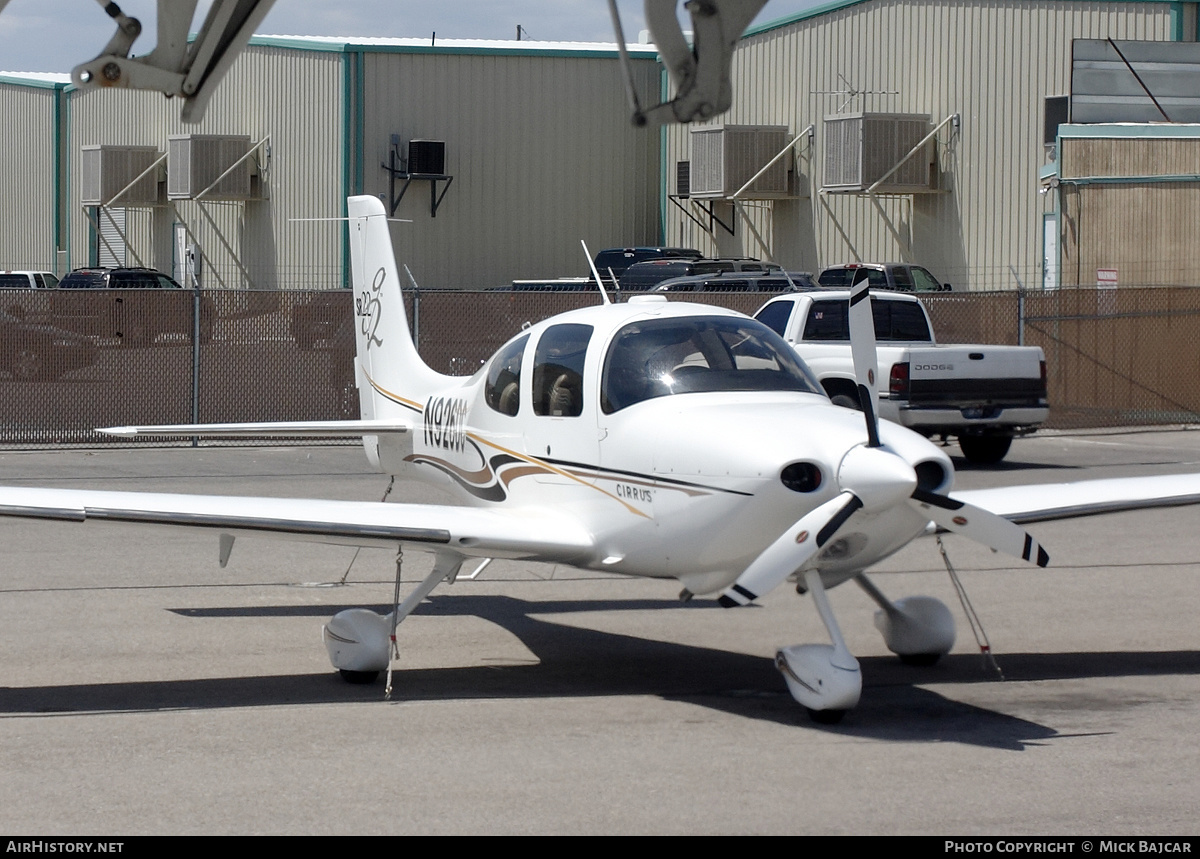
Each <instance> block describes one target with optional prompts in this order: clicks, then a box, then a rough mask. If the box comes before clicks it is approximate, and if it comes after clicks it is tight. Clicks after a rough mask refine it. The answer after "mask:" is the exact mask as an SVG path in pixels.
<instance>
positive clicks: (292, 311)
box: [0, 287, 1200, 446]
mask: <svg viewBox="0 0 1200 859" xmlns="http://www.w3.org/2000/svg"><path fill="white" fill-rule="evenodd" d="M769 297H770V296H769V295H765V294H748V293H734V294H730V293H711V294H691V295H689V297H688V298H689V300H692V301H697V302H701V303H708V304H715V305H720V306H724V307H729V308H731V309H734V310H739V311H742V312H745V313H753V312H754V311H755V310H757V309H758V307H759V306H761V304H762V303H763V302H765V301H766V300H767V299H768V298H769ZM922 300H923V301H924V303H925V305H926V307H927V308H928V310H929V313H930V316H931V317H932V319H933V324H934V329H935V331H937V333H938V338H939V339H940V340H941V341H942V342H947V343H949V342H971V343H998V344H1017V343H1021V342H1024V343H1025V344H1027V345H1036V346H1041V347H1042V349H1043V350H1044V351H1045V354H1046V363H1047V373H1048V381H1049V389H1050V403H1051V418H1050V423H1049V426H1052V427H1061V428H1076V427H1105V426H1127V425H1137V424H1177V423H1191V422H1200V288H1192V287H1158V288H1153V287H1146V288H1127V287H1122V288H1120V289H1112V290H1105V289H1099V290H1098V289H1064V290H1058V291H1055V292H1045V293H1042V292H1028V293H1019V292H990V293H951V294H940V295H929V296H922ZM406 303H407V306H408V312H409V318H410V320H411V322H412V325H413V329H414V334H415V336H416V338H417V342H418V346H419V348H420V351H421V354H422V356H423V357H424V358H425V360H426V361H427V362H428V363H429V365H430V366H431V367H433V368H434V369H436V370H438V371H440V372H442V373H449V374H452V375H470V374H471V373H474V372H475V371H476V370H477V369H479V367H480V366H481V365H482V364H483V362H484V361H485V360H487V358H488V357H489V356H490V355H491V354H492V353H493V352H494V351H495V350H496V349H497V348H498V347H499V346H501V345H502V344H503V343H504V342H505V341H506V340H507V339H508V338H509V337H511V336H512V335H513V334H515V333H516V332H518V331H519V330H520V329H521V326H522V325H523V324H525V323H535V322H538V321H540V320H542V319H545V318H547V317H550V316H553V315H555V314H557V313H562V312H565V311H567V310H572V309H575V308H578V307H586V306H590V305H594V304H595V303H596V296H595V294H594V293H589V292H557V293H556V292H508V291H495V292H458V291H455V292H439V291H422V292H420V293H418V294H414V293H409V294H408V295H407V296H406ZM352 311H353V308H352V295H351V293H350V291H349V290H285V291H278V290H271V291H252V290H203V291H200V292H199V293H195V292H192V291H187V292H174V291H161V290H79V291H75V290H5V291H2V292H0V444H5V445H9V446H66V445H86V446H92V445H98V444H113V443H125V444H128V443H130V442H129V441H128V440H124V441H122V440H119V439H115V438H113V437H111V436H105V435H101V434H99V433H96V432H95V428H96V427H103V426H114V425H125V424H159V423H189V422H192V421H197V422H201V423H210V422H211V423H217V422H226V421H272V420H333V419H339V418H350V417H357V415H358V392H357V391H356V390H355V388H354V373H353V356H354V338H353V327H352V326H353V313H352Z"/></svg>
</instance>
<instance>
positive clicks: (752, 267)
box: [620, 259, 783, 292]
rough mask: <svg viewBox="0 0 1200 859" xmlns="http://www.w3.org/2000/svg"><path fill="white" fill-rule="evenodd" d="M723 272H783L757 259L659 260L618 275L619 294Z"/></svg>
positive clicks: (771, 264)
mask: <svg viewBox="0 0 1200 859" xmlns="http://www.w3.org/2000/svg"><path fill="white" fill-rule="evenodd" d="M723 271H756V272H760V273H761V272H773V271H783V268H782V267H780V266H778V265H776V264H775V263H773V262H760V261H758V260H756V259H695V260H687V259H658V260H647V261H646V262H639V263H634V264H633V265H631V266H630V267H629V268H627V269H625V273H624V274H623V275H621V279H620V284H621V291H622V292H625V291H629V292H644V291H646V290H648V289H654V287H656V286H658V285H659V284H660V283H662V282H663V281H664V280H667V279H668V278H673V277H691V276H693V275H697V274H719V273H720V272H723Z"/></svg>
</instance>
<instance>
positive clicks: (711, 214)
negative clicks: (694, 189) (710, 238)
mask: <svg viewBox="0 0 1200 859" xmlns="http://www.w3.org/2000/svg"><path fill="white" fill-rule="evenodd" d="M667 199H668V200H670V201H671V202H672V203H674V204H675V206H676V207H677V208H678V209H679V211H681V212H683V213H684V214H685V215H687V216H688V217H689V218H690V219H691V220H692V222H693V223H694V224H696V226H698V227H699V228H700V229H702V230H704V231H705V232H707V233H708V234H709V235H712V233H713V224H720V226H721V229H723V230H724V231H725V232H727V233H729V235H731V236H732V235H736V234H735V233H734V231H733V230H734V227H736V226H737V219H736V218H734V221H733V223H732V224H727V223H725V222H724V221H722V220H721V219H720V218H719V217H718V216H717V213H716V211H715V210H714V209H713V205H712V203H709V204H708V205H705V204H704V203H702V202H701V201H700V200H696V199H693V198H691V197H680V196H679V195H678V194H668V195H667ZM680 200H689V201H691V203H692V204H693V205H695V206H699V207H700V210H701V211H703V212H704V213H705V214H706V215H708V223H707V224H705V223H704V222H703V221H702V220H700V219H699V218H697V217H696V216H695V215H693V214H692V213H691V212H690V211H689V210H688V208H687V206H685V205H683V203H681V202H679V201H680Z"/></svg>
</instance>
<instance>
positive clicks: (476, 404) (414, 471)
mask: <svg viewBox="0 0 1200 859" xmlns="http://www.w3.org/2000/svg"><path fill="white" fill-rule="evenodd" d="M348 210H349V226H350V246H351V260H352V267H353V281H354V288H355V297H354V308H355V311H354V312H355V315H356V320H355V321H356V323H357V324H356V326H355V329H356V337H357V345H356V351H357V356H356V360H355V377H356V381H357V384H358V389H359V393H360V399H361V404H362V415H361V419H360V420H352V421H317V422H290V423H267V424H204V425H175V426H152V427H116V428H112V429H109V430H106V432H110V433H115V434H119V435H126V436H154V435H159V436H181V435H184V436H215V437H237V436H259V437H270V436H280V437H296V436H314V437H322V436H328V437H333V436H346V435H362V437H363V445H364V447H365V449H366V454H367V456H368V458H369V459H370V460H371V462H372V463H373V464H375V465H376V466H377V467H379V468H380V469H381V470H383V471H385V472H389V473H391V474H393V475H396V476H397V477H398V478H402V479H412V480H418V481H424V482H427V483H432V484H435V485H438V486H440V487H442V488H444V489H448V490H449V491H450V492H451V493H453V494H454V495H456V496H457V498H458V499H459V500H461V502H462V503H461V505H444V506H443V505H434V504H403V503H383V502H350V501H327V500H304V499H284V498H243V497H216V496H195V495H175V494H149V493H137V492H108V491H93V490H69V489H67V490H64V489H29V488H0V514H2V515H9V516H20V517H31V518H49V519H57V520H62V519H67V520H77V521H84V520H96V521H117V522H139V523H149V524H167V525H173V526H179V525H187V526H195V527H200V528H208V529H215V530H217V531H219V532H220V533H221V534H222V535H223V536H222V541H221V542H222V546H221V550H222V551H221V554H222V560H224V559H225V558H227V557H228V552H229V548H230V546H231V544H232V539H231V537H230V536H228V535H237V534H264V533H265V534H276V535H281V536H286V537H291V538H298V539H304V540H312V541H317V542H324V543H334V544H344V545H352V546H362V545H376V546H380V545H382V546H389V547H393V548H394V547H396V546H397V545H400V546H402V547H407V548H410V549H411V548H416V549H420V550H423V551H426V552H431V553H433V555H434V556H435V563H434V566H433V569H432V571H431V572H430V574H429V575H428V576H427V577H426V578H425V579H424V580H423V581H421V582H420V583H419V584H418V585H417V586H416V587H415V588H414V589H413V591H412V592H411V593H410V594H409V595H408V596H407V597H406V598H405V599H404V600H403V601H400V602H399V603H398V605H397V607H396V610H395V611H394V612H393V613H392V614H391V615H388V616H386V617H385V616H381V615H379V614H377V613H376V612H373V611H369V610H366V609H351V610H348V611H343V612H341V613H339V614H338V615H336V616H335V617H334V618H333V619H332V620H331V621H330V622H329V623H328V624H327V625H326V627H325V630H324V637H325V643H326V646H327V648H328V650H329V654H330V658H331V660H332V662H333V665H334V667H335V668H337V669H338V670H340V671H341V672H342V674H343V675H344V676H345V677H346V678H347V679H348V680H351V681H360V682H361V681H369V680H373V679H374V678H375V677H376V676H377V674H378V673H379V672H380V671H381V670H384V669H386V668H387V667H388V665H389V653H390V649H391V642H392V640H394V636H395V629H396V624H398V623H399V622H400V621H401V620H403V619H404V618H405V617H406V616H407V615H408V614H409V613H411V612H412V611H413V609H415V608H416V606H417V605H418V604H419V603H420V602H421V601H422V600H423V599H424V598H425V597H426V596H427V595H428V594H429V593H430V592H431V591H432V590H433V589H434V588H435V587H436V586H437V585H438V584H440V583H441V582H443V581H446V580H450V581H453V580H454V579H455V578H456V576H457V575H458V573H459V570H460V568H461V567H462V565H463V564H464V563H465V562H468V561H471V560H473V559H492V558H509V559H528V560H535V561H546V562H551V563H558V564H568V565H571V566H574V567H578V568H582V569H586V570H600V571H604V572H607V573H613V574H618V575H625V576H648V577H655V578H674V579H678V580H679V581H680V582H681V583H682V585H683V588H684V592H683V596H685V597H690V596H691V595H693V594H713V595H718V597H719V600H720V602H721V603H722V604H724V605H726V606H730V607H734V606H739V605H744V604H747V603H750V602H752V601H754V600H755V599H756V598H757V597H759V596H762V595H763V594H765V593H767V592H768V591H769V590H771V589H772V588H774V587H776V586H777V585H780V584H782V583H783V582H784V581H785V580H789V579H790V580H793V581H795V582H796V583H797V585H798V586H799V589H801V590H803V591H807V593H809V594H811V595H812V597H813V600H814V602H815V604H816V606H817V610H818V612H819V613H820V617H821V620H822V621H823V622H824V625H825V627H826V629H827V630H828V633H829V638H830V641H831V643H829V644H805V645H798V646H793V647H785V648H782V649H781V650H780V651H779V652H778V654H777V656H776V664H777V666H778V667H779V668H780V670H781V671H782V672H783V674H784V677H785V678H786V682H787V685H788V688H789V690H790V692H791V693H792V695H793V697H795V699H796V700H797V701H798V702H799V703H800V704H802V705H803V706H805V707H806V708H808V710H809V711H810V713H811V714H812V715H813V716H814V718H816V719H818V720H819V721H826V722H831V721H836V720H837V719H838V718H840V716H841V714H843V713H844V712H845V711H846V710H847V709H849V708H851V707H853V706H854V705H855V704H856V703H857V702H858V699H859V695H860V693H861V690H862V677H861V674H860V671H859V665H858V662H857V660H856V659H855V658H854V656H853V655H852V654H851V653H850V652H849V650H848V649H847V648H846V645H845V643H844V641H843V640H842V636H841V633H840V631H839V629H838V624H837V620H836V619H835V617H834V615H833V612H832V610H831V608H830V605H829V602H828V600H827V598H826V590H827V589H828V588H831V587H834V586H836V585H839V584H841V583H843V582H846V581H848V580H855V581H856V582H857V583H858V584H860V585H861V586H862V587H863V588H864V590H866V592H867V593H868V594H870V595H871V597H872V599H874V600H875V601H876V602H877V603H878V604H879V606H880V611H879V612H878V613H877V616H876V626H877V627H878V628H879V629H880V631H881V632H882V633H883V636H884V639H885V642H886V644H887V646H888V647H889V649H891V650H892V651H893V652H895V653H897V654H898V655H899V656H900V657H901V658H903V659H906V660H907V661H910V662H916V663H922V662H925V663H928V662H932V661H935V660H936V659H937V658H938V657H939V656H940V655H941V654H944V653H947V652H949V651H950V649H951V647H952V646H953V644H954V621H953V617H952V615H951V614H950V612H949V610H948V609H947V608H946V606H945V605H944V604H942V603H941V602H939V601H938V600H935V599H933V598H930V597H920V596H916V597H909V598H907V599H901V600H896V601H891V600H889V599H888V598H887V597H885V596H884V595H883V593H882V592H881V591H880V590H879V589H878V588H877V587H876V586H875V585H874V584H873V583H872V582H870V581H869V580H868V579H867V578H866V577H865V574H864V571H865V570H866V569H868V568H869V567H870V566H871V565H872V564H875V563H876V562H878V561H880V560H881V559H883V558H886V557H888V556H889V555H891V554H892V553H894V552H896V551H897V550H898V549H900V548H901V547H902V546H904V545H905V544H907V543H908V542H910V541H911V540H913V539H915V538H917V537H919V536H921V535H923V534H927V533H932V532H934V531H936V530H938V529H944V530H946V531H951V532H957V533H959V534H963V535H965V536H967V537H969V538H972V539H974V540H977V541H979V542H981V543H983V544H985V545H987V546H990V547H992V548H993V549H995V550H997V551H1001V552H1006V553H1008V554H1010V555H1013V556H1015V557H1017V558H1021V559H1023V560H1024V561H1027V562H1029V563H1033V564H1038V565H1041V566H1045V565H1046V563H1047V562H1048V561H1049V557H1048V555H1047V552H1046V551H1045V550H1044V549H1043V548H1042V547H1041V546H1040V545H1039V544H1038V542H1037V541H1036V540H1035V539H1034V538H1033V537H1032V536H1031V535H1030V534H1028V533H1027V532H1026V531H1025V530H1024V529H1023V528H1022V527H1021V525H1020V524H1017V523H1018V522H1020V523H1027V522H1031V521H1038V520H1044V519H1055V518H1064V517H1068V516H1078V515H1084V514H1090V513H1103V512H1111V511H1116V510H1123V509H1132V508H1139V507H1148V506H1162V505H1177V504H1189V503H1196V502H1200V480H1198V479H1197V476H1196V475H1166V476H1158V477H1143V478H1122V479H1110V480H1094V481H1083V482H1078V483H1067V484H1059V485H1055V486H1045V485H1040V486H1036V487H1007V488H1003V489H990V490H977V491H971V492H961V493H958V494H950V493H951V488H952V484H953V480H954V469H953V466H952V465H951V462H950V459H949V458H948V457H947V456H946V454H945V453H943V452H942V450H941V449H939V448H938V447H936V446H935V445H934V444H932V443H931V442H930V441H929V440H927V439H926V438H924V437H922V436H920V435H918V434H916V433H913V432H911V431H909V430H907V429H905V428H903V427H901V426H898V425H896V424H892V423H889V422H886V421H883V422H880V421H879V420H878V419H877V417H876V415H877V414H878V411H877V408H876V401H875V385H874V379H873V374H874V372H875V366H876V361H875V335H874V328H873V322H872V315H871V307H870V294H869V292H868V291H867V283H866V277H865V274H866V270H865V269H863V270H862V272H863V277H861V278H859V279H857V280H856V282H855V283H854V285H853V288H852V291H851V298H850V328H851V343H852V351H853V353H854V363H855V371H856V374H857V377H858V379H859V393H860V403H861V406H862V412H861V413H859V412H857V411H854V410H850V409H845V408H840V407H837V406H834V405H833V404H832V403H830V401H829V399H828V397H826V396H825V394H824V393H823V392H822V391H821V389H820V387H819V385H818V384H817V382H816V381H815V379H814V378H813V377H812V375H811V373H810V372H809V371H808V370H807V368H806V367H805V366H804V365H803V364H802V363H801V362H800V361H799V360H798V359H797V358H796V357H795V355H794V353H793V352H792V350H791V349H790V348H789V347H788V346H787V344H786V343H785V342H784V341H783V340H782V339H781V338H780V337H779V336H778V335H776V334H775V333H774V332H773V331H771V330H770V329H768V328H767V327H766V326H764V325H762V324H760V323H758V322H756V321H755V320H753V319H750V318H749V317H746V316H744V315H742V314H739V313H735V312H733V311H730V310H724V309H721V308H716V307H709V306H702V305H695V304H686V303H682V302H668V301H667V300H666V299H665V297H663V296H659V295H646V296H636V297H633V298H631V299H630V300H629V301H627V302H625V303H620V304H613V303H610V302H609V301H608V300H607V297H606V296H604V294H603V292H601V296H602V297H603V298H604V302H603V303H602V304H599V305H597V306H594V307H589V308H584V309H581V310H575V311H572V312H570V313H565V314H562V315H559V316H555V317H553V318H551V319H547V320H545V321H543V322H540V323H538V324H536V325H533V326H531V327H529V328H527V329H525V330H522V331H521V332H519V333H518V334H517V335H516V336H514V337H513V338H512V339H511V340H510V341H508V343H507V344H505V345H504V346H503V347H501V348H500V350H499V351H497V352H496V354H495V355H494V356H493V357H492V358H491V359H490V360H489V361H488V362H487V363H486V364H484V365H483V366H482V367H481V369H480V370H479V371H478V372H477V373H476V374H475V375H473V376H471V377H469V378H465V377H453V376H444V375H441V374H440V373H437V372H435V371H434V370H432V369H430V368H429V367H428V366H426V364H425V363H424V362H423V361H422V359H421V358H420V356H419V355H418V353H417V350H416V348H415V346H414V344H413V341H412V338H411V335H410V333H409V327H408V321H407V319H406V317H405V310H404V302H403V299H402V296H401V291H400V284H399V278H398V277H397V268H396V262H395V259H394V256H393V252H392V246H391V238H390V235H389V227H388V222H387V217H386V214H385V212H384V207H383V204H382V203H381V202H380V201H379V200H378V199H376V198H375V197H352V198H350V200H349V206H348ZM597 280H599V278H597ZM749 440H752V443H751V442H750V441H749Z"/></svg>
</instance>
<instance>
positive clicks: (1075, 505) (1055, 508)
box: [951, 474, 1200, 524]
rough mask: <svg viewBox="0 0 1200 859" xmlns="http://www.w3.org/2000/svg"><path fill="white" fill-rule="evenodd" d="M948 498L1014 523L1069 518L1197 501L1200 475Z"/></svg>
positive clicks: (1013, 488)
mask: <svg viewBox="0 0 1200 859" xmlns="http://www.w3.org/2000/svg"><path fill="white" fill-rule="evenodd" d="M951 497H952V498H955V499H958V500H959V501H965V502H967V503H968V504H974V505H976V506H978V507H982V508H983V509H985V510H990V511H991V512H993V513H996V514H998V515H1000V516H1003V517H1004V518H1005V519H1009V520H1011V521H1013V522H1016V523H1018V524H1024V523H1027V522H1047V521H1050V520H1052V519H1071V518H1074V517H1077V516H1093V515H1096V514H1099V513H1116V512H1118V511H1121V510H1139V509H1142V508H1146V507H1179V506H1182V505H1185V504H1200V474H1164V475H1158V476H1151V477H1115V478H1108V479H1103V480H1081V481H1078V482H1075V483H1046V484H1029V485H1025V486H1002V487H995V488H992V489H969V490H963V491H961V492H953V493H951Z"/></svg>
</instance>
